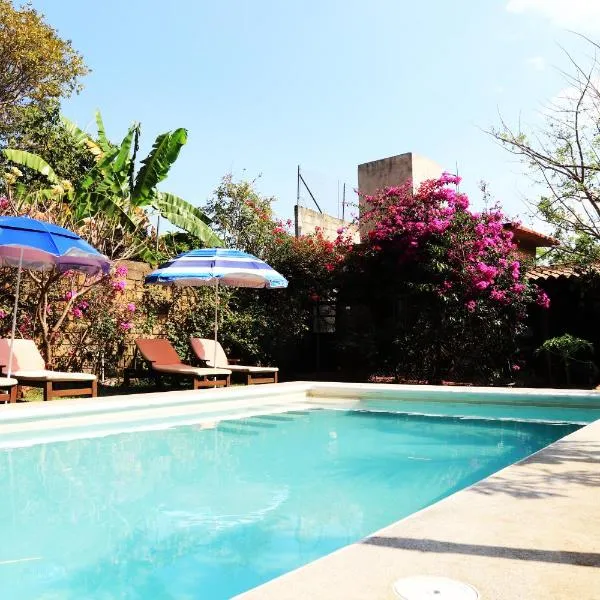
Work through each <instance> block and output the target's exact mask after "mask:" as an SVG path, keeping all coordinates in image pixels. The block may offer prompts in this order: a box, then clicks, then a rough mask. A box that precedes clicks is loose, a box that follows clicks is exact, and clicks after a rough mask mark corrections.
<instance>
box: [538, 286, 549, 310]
mask: <svg viewBox="0 0 600 600" xmlns="http://www.w3.org/2000/svg"><path fill="white" fill-rule="evenodd" d="M535 302H536V304H537V305H538V306H541V307H542V308H550V298H549V297H548V294H546V292H545V291H544V290H539V291H538V294H537V298H536V300H535Z"/></svg>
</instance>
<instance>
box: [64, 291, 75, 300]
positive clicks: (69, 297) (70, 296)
mask: <svg viewBox="0 0 600 600" xmlns="http://www.w3.org/2000/svg"><path fill="white" fill-rule="evenodd" d="M74 297H75V292H67V293H66V294H65V300H71V298H74Z"/></svg>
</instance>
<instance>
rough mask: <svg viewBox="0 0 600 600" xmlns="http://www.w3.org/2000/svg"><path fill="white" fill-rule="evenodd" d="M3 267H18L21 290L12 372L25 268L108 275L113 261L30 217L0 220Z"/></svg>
mask: <svg viewBox="0 0 600 600" xmlns="http://www.w3.org/2000/svg"><path fill="white" fill-rule="evenodd" d="M0 264H2V265H8V266H14V267H18V271H17V286H16V287H17V289H16V292H15V306H14V309H13V321H12V332H11V343H10V352H9V359H8V376H9V377H10V375H11V372H12V359H13V342H14V339H15V330H16V326H17V310H18V308H19V290H20V285H21V269H22V268H23V267H24V268H26V269H33V270H36V271H44V270H49V269H53V268H57V269H58V270H59V271H62V272H64V271H71V270H76V271H82V272H84V273H87V274H89V275H93V274H95V273H108V271H109V270H110V261H109V260H108V258H107V257H106V256H104V254H100V252H98V250H96V249H95V248H94V247H93V246H90V244H88V243H87V242H86V241H85V240H82V239H81V238H80V237H79V236H78V235H77V234H75V233H73V232H72V231H69V230H68V229H65V228H64V227H58V226H57V225H52V224H51V223H44V222H43V221H37V220H36V219H31V218H29V217H0Z"/></svg>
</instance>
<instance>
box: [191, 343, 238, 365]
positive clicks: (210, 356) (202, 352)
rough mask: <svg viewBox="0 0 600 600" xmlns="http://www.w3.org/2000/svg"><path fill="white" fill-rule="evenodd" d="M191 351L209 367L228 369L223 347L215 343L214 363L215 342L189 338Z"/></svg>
mask: <svg viewBox="0 0 600 600" xmlns="http://www.w3.org/2000/svg"><path fill="white" fill-rule="evenodd" d="M190 344H191V346H192V350H193V351H194V352H195V354H196V356H197V357H198V358H199V359H200V360H205V361H206V362H207V364H208V365H209V366H211V367H212V366H215V367H217V368H218V369H228V368H229V364H228V361H227V355H226V354H225V351H224V350H223V346H221V344H220V343H219V342H217V362H216V363H215V362H214V361H215V340H208V339H204V338H196V337H190Z"/></svg>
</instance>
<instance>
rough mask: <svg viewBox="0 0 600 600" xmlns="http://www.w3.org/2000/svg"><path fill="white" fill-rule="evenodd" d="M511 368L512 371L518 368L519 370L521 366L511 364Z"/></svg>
mask: <svg viewBox="0 0 600 600" xmlns="http://www.w3.org/2000/svg"><path fill="white" fill-rule="evenodd" d="M511 369H512V370H513V371H520V370H521V367H520V366H519V365H513V366H512V367H511Z"/></svg>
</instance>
